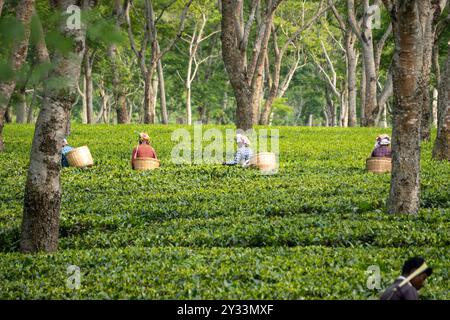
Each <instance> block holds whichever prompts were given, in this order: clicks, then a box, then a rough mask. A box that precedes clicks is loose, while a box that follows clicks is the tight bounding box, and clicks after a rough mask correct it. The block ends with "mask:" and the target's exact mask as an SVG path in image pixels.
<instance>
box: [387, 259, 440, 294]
mask: <svg viewBox="0 0 450 320" xmlns="http://www.w3.org/2000/svg"><path fill="white" fill-rule="evenodd" d="M432 273H433V270H432V268H430V267H428V266H427V264H426V262H425V260H424V259H423V258H422V257H413V258H410V259H408V260H407V261H406V262H405V264H404V265H403V269H402V275H401V276H400V277H398V278H397V279H396V280H395V281H394V283H393V284H392V285H391V286H390V287H389V288H387V289H386V291H385V292H384V293H383V294H382V295H381V297H380V299H381V300H419V294H418V291H419V290H420V289H421V288H422V287H423V286H424V284H425V280H426V279H427V278H428V277H429V276H431V274H432Z"/></svg>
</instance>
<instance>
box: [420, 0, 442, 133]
mask: <svg viewBox="0 0 450 320" xmlns="http://www.w3.org/2000/svg"><path fill="white" fill-rule="evenodd" d="M431 2H432V1H419V2H418V6H419V13H420V24H421V27H422V35H423V39H424V46H423V70H422V83H421V84H420V90H421V91H422V94H423V101H422V118H421V139H422V141H430V138H431V119H432V113H431V103H430V91H429V85H430V74H431V66H432V60H433V45H434V34H433V29H434V24H435V23H434V21H435V18H434V15H435V8H434V6H433V4H432V3H431ZM439 13H440V12H439ZM436 20H437V19H436Z"/></svg>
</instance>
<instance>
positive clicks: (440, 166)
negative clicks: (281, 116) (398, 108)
mask: <svg viewBox="0 0 450 320" xmlns="http://www.w3.org/2000/svg"><path fill="white" fill-rule="evenodd" d="M178 128H180V126H174V125H171V126H144V125H118V126H106V125H93V126H82V125H73V127H72V134H71V135H70V137H69V138H68V140H69V143H70V144H71V145H73V146H81V145H88V146H89V148H90V150H91V153H92V155H93V157H94V161H95V165H94V167H92V168H89V169H76V168H67V169H64V170H63V171H62V175H61V181H62V185H63V196H62V207H61V227H60V247H59V250H58V252H57V253H55V254H51V255H45V254H37V255H23V254H20V253H18V247H19V237H20V224H21V219H22V205H23V192H24V184H25V179H26V172H27V167H28V162H29V155H30V147H31V141H32V136H33V127H31V126H28V125H7V126H6V128H5V143H6V152H4V153H1V154H0V182H1V183H0V283H1V285H0V298H6V299H16V298H19V299H40V298H45V299H48V298H62V299H84V298H89V299H94V298H100V299H117V298H146V299H148V298H151V299H160V298H162V299H192V298H204V299H211V298H223V299H367V298H373V297H376V296H377V295H378V294H379V291H377V290H375V291H372V290H369V289H368V288H367V286H366V280H367V274H365V271H366V270H367V268H368V267H369V266H370V265H378V266H380V269H381V271H382V282H383V283H382V284H383V287H386V286H387V285H388V284H389V282H390V281H392V280H393V278H395V277H396V276H397V275H398V273H399V271H400V269H401V265H402V263H403V261H404V260H405V259H406V258H408V257H410V256H412V255H419V254H422V255H424V256H425V258H426V259H427V260H429V264H430V265H432V266H433V267H434V268H435V274H434V275H433V276H432V277H431V278H430V279H429V283H428V284H427V286H426V288H425V289H423V290H422V291H423V292H422V291H421V294H422V297H423V298H424V299H449V298H450V296H449V292H450V290H449V284H448V281H447V280H448V261H449V258H450V251H449V247H450V232H449V231H450V179H449V173H450V164H449V163H439V162H435V161H432V160H431V149H432V144H431V143H425V144H424V145H423V148H422V149H423V150H422V171H421V192H422V197H421V206H422V209H421V211H420V213H419V215H417V216H392V215H388V214H387V213H386V210H385V203H386V200H387V196H388V193H389V180H390V176H389V175H388V174H387V175H374V174H371V173H367V172H365V170H364V166H365V159H366V158H367V157H368V155H369V154H370V152H371V149H372V147H373V142H374V139H375V137H376V136H377V134H379V133H383V132H384V131H383V130H382V129H379V128H370V129H369V128H354V129H350V128H349V129H341V128H304V127H301V128H300V127H278V128H277V129H278V130H279V134H280V141H279V146H280V168H279V171H278V173H277V174H276V175H272V176H264V175H261V174H260V173H259V172H258V171H255V170H251V169H243V168H239V167H226V166H222V165H220V164H201V165H194V164H191V165H190V164H185V165H176V164H173V163H172V162H171V151H172V149H173V147H174V146H175V145H177V144H178V142H176V141H171V134H172V132H173V131H174V130H176V129H178ZM183 128H185V129H187V130H188V131H190V132H191V133H192V132H193V129H192V128H189V127H187V126H185V127H183ZM209 128H211V126H203V129H204V130H207V129H209ZM258 128H262V127H258ZM258 128H257V129H258ZM219 129H220V130H221V131H223V132H225V130H226V129H232V127H225V126H223V127H219ZM267 129H269V130H270V128H267ZM136 131H146V132H148V133H149V135H150V137H151V141H152V144H153V146H154V147H155V149H156V152H157V154H158V157H159V158H160V160H161V165H162V167H161V168H160V169H157V170H154V171H147V172H135V171H133V170H131V168H130V157H131V150H132V148H133V147H134V146H135V145H136V138H137V135H136V133H135V132H136ZM207 144H208V142H205V143H204V145H207ZM68 265H77V266H79V267H80V270H81V275H82V278H81V288H80V289H79V290H72V289H69V288H67V287H66V278H67V273H66V268H67V266H68Z"/></svg>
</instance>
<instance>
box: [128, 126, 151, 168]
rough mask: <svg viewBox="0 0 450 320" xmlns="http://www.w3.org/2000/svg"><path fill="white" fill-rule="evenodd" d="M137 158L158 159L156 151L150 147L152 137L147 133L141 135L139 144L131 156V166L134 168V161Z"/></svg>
mask: <svg viewBox="0 0 450 320" xmlns="http://www.w3.org/2000/svg"><path fill="white" fill-rule="evenodd" d="M136 158H153V159H157V157H156V152H155V149H153V148H152V146H151V145H150V136H149V135H148V134H147V133H145V132H142V133H140V134H139V144H138V145H137V146H136V148H134V149H133V153H132V154H131V166H133V160H134V159H136ZM133 169H134V168H133Z"/></svg>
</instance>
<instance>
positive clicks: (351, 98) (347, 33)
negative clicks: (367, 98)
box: [329, 0, 362, 127]
mask: <svg viewBox="0 0 450 320" xmlns="http://www.w3.org/2000/svg"><path fill="white" fill-rule="evenodd" d="M329 3H330V5H331V9H332V10H333V14H334V16H335V17H336V20H337V21H338V23H339V28H340V29H341V32H342V33H343V34H344V39H345V40H344V48H345V55H346V65H347V81H346V86H347V99H348V114H347V119H348V126H349V127H355V126H356V124H357V117H356V93H357V92H356V69H357V65H358V54H357V50H356V48H355V44H356V40H357V37H356V35H355V33H354V32H353V31H352V28H351V26H350V25H349V24H348V22H347V21H346V20H345V19H344V17H343V16H342V15H341V14H340V13H339V11H338V10H337V8H336V6H335V5H334V4H333V1H332V0H330V1H329ZM361 23H362V21H358V26H360V25H361Z"/></svg>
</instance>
